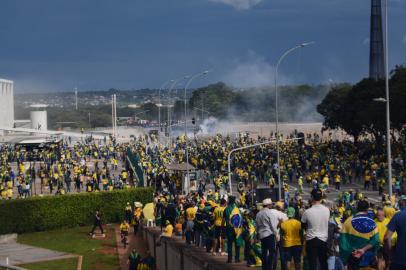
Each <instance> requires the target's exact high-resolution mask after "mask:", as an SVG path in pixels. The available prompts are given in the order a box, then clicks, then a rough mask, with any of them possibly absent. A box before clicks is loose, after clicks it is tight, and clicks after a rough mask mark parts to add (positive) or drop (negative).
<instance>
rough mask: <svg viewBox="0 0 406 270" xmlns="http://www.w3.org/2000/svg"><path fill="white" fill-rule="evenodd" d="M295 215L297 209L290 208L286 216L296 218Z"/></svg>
mask: <svg viewBox="0 0 406 270" xmlns="http://www.w3.org/2000/svg"><path fill="white" fill-rule="evenodd" d="M295 214H296V211H295V208H293V207H288V209H287V210H286V215H287V216H288V218H292V217H294V216H295Z"/></svg>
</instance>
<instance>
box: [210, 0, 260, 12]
mask: <svg viewBox="0 0 406 270" xmlns="http://www.w3.org/2000/svg"><path fill="white" fill-rule="evenodd" d="M209 1H210V2H215V3H223V4H225V5H229V6H232V7H234V8H235V9H239V10H246V9H250V8H251V7H253V6H255V5H257V4H259V3H260V2H262V0H209Z"/></svg>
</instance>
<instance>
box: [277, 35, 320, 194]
mask: <svg viewBox="0 0 406 270" xmlns="http://www.w3.org/2000/svg"><path fill="white" fill-rule="evenodd" d="M313 43H314V42H306V43H301V44H299V45H296V46H295V47H293V48H290V49H289V50H287V51H286V52H285V53H284V54H282V56H281V57H280V58H279V60H278V63H277V64H276V68H275V118H276V123H275V129H276V131H275V136H276V159H277V165H278V199H279V200H281V195H282V187H281V167H280V150H279V112H278V69H279V65H280V64H281V63H282V61H283V59H284V58H285V57H286V56H287V55H288V54H290V53H291V52H293V51H295V50H297V49H301V48H303V47H306V46H308V45H311V44H313Z"/></svg>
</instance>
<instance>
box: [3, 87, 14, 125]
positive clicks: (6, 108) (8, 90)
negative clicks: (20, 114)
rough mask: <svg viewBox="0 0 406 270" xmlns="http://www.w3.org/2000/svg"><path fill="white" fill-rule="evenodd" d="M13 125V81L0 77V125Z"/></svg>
mask: <svg viewBox="0 0 406 270" xmlns="http://www.w3.org/2000/svg"><path fill="white" fill-rule="evenodd" d="M13 126H14V82H13V81H9V80H4V79H0V127H6V128H11V127H13Z"/></svg>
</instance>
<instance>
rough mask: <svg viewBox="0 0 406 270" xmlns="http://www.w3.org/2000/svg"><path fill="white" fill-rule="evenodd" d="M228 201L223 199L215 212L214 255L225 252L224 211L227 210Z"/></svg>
mask: <svg viewBox="0 0 406 270" xmlns="http://www.w3.org/2000/svg"><path fill="white" fill-rule="evenodd" d="M226 204H227V202H226V200H224V199H221V201H220V206H218V207H216V208H215V209H214V211H213V216H214V243H213V254H215V253H216V252H220V253H221V254H223V252H224V237H225V227H224V226H223V217H224V209H225V208H226Z"/></svg>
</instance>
